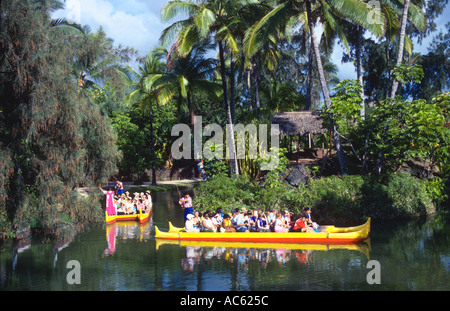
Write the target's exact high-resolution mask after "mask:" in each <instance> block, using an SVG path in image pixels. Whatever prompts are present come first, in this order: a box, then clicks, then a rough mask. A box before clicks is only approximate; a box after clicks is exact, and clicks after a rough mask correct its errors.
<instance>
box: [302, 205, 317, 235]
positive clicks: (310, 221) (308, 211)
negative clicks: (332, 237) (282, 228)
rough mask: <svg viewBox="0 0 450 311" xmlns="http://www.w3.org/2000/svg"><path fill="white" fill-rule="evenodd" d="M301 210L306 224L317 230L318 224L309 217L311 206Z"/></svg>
mask: <svg viewBox="0 0 450 311" xmlns="http://www.w3.org/2000/svg"><path fill="white" fill-rule="evenodd" d="M303 212H304V213H305V214H306V221H307V223H308V225H309V226H310V227H312V228H313V229H315V230H314V231H316V232H319V230H318V229H319V225H318V224H317V223H315V222H314V221H312V219H311V208H310V207H305V208H304V209H303Z"/></svg>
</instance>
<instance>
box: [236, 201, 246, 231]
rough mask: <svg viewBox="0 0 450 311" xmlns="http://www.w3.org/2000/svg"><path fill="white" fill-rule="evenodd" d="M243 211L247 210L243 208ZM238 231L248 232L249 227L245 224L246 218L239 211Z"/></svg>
mask: <svg viewBox="0 0 450 311" xmlns="http://www.w3.org/2000/svg"><path fill="white" fill-rule="evenodd" d="M242 209H245V207H243V208H242ZM236 231H237V232H248V227H247V225H246V224H245V218H244V215H242V213H240V212H239V210H236Z"/></svg>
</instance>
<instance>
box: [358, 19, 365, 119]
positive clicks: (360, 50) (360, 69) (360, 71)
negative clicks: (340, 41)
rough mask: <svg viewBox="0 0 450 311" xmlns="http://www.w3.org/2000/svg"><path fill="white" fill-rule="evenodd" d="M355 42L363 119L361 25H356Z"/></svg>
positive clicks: (362, 115)
mask: <svg viewBox="0 0 450 311" xmlns="http://www.w3.org/2000/svg"><path fill="white" fill-rule="evenodd" d="M356 31H357V36H358V38H357V44H356V76H357V78H358V81H359V84H361V94H360V95H361V100H362V101H361V110H360V113H361V117H362V119H363V120H364V118H365V115H366V109H365V105H364V80H363V75H362V37H363V28H362V27H361V26H359V25H358V26H357V28H356Z"/></svg>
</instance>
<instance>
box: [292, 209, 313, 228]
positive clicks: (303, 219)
mask: <svg viewBox="0 0 450 311" xmlns="http://www.w3.org/2000/svg"><path fill="white" fill-rule="evenodd" d="M293 231H294V232H314V230H313V229H312V228H311V227H309V226H308V225H307V223H306V215H305V214H304V213H301V214H300V217H299V218H298V219H297V221H296V222H295V225H294V229H293Z"/></svg>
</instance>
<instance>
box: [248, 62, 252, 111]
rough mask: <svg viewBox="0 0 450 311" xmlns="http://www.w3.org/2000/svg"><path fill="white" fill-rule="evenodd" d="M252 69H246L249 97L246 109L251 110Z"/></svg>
mask: <svg viewBox="0 0 450 311" xmlns="http://www.w3.org/2000/svg"><path fill="white" fill-rule="evenodd" d="M251 75H252V71H251V70H250V69H249V70H248V71H247V88H248V95H247V96H248V98H249V101H248V102H249V106H248V111H253V104H252V102H253V98H252V76H251Z"/></svg>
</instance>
